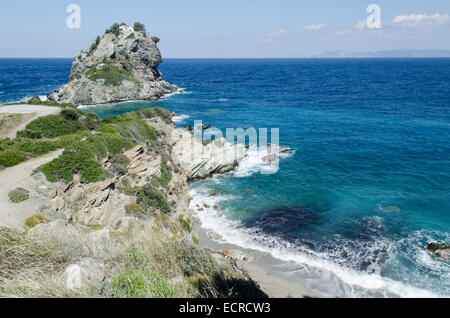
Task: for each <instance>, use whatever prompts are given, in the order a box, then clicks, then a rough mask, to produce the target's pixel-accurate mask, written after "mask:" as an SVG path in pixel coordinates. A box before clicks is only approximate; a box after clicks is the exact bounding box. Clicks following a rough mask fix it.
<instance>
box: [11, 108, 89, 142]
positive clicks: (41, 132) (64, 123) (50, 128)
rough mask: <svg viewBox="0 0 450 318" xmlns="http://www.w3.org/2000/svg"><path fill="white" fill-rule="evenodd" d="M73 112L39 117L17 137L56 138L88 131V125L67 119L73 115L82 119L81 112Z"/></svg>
mask: <svg viewBox="0 0 450 318" xmlns="http://www.w3.org/2000/svg"><path fill="white" fill-rule="evenodd" d="M71 111H73V112H67V113H65V115H64V114H60V115H48V116H43V117H39V118H37V119H35V120H33V121H32V122H31V123H29V124H28V125H27V126H26V127H25V130H23V131H19V132H18V133H17V136H18V137H27V138H55V137H59V136H62V135H69V134H73V133H75V132H77V131H80V130H84V129H86V125H85V124H84V123H83V122H82V121H79V120H76V119H75V120H74V119H68V118H67V117H65V116H70V115H69V114H72V116H75V114H78V115H76V116H80V117H81V112H80V111H78V110H71ZM77 118H78V117H77Z"/></svg>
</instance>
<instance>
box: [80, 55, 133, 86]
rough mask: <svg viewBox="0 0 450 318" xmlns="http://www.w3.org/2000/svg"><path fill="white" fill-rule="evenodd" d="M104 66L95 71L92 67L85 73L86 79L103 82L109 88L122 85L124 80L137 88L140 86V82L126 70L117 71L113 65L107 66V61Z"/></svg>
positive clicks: (95, 68)
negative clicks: (101, 80)
mask: <svg viewBox="0 0 450 318" xmlns="http://www.w3.org/2000/svg"><path fill="white" fill-rule="evenodd" d="M105 62H106V63H105V64H106V65H105V66H103V68H102V69H97V67H95V66H93V67H92V68H90V69H89V70H88V71H87V72H86V77H87V78H88V79H90V80H91V81H94V82H95V81H97V80H99V79H103V80H105V85H110V86H118V85H120V84H122V82H123V81H124V80H128V81H130V82H133V83H135V84H137V85H139V86H141V85H142V83H141V82H139V81H138V80H137V79H136V78H135V77H134V76H133V74H131V73H130V72H129V71H127V70H126V69H119V68H118V67H117V66H115V65H111V64H109V63H108V62H107V61H105Z"/></svg>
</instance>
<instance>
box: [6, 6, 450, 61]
mask: <svg viewBox="0 0 450 318" xmlns="http://www.w3.org/2000/svg"><path fill="white" fill-rule="evenodd" d="M70 4H76V5H78V6H79V8H80V9H81V12H80V23H81V25H80V28H69V27H68V26H67V18H68V17H69V15H70V14H71V13H67V7H68V6H69V5H70ZM370 4H377V5H378V6H379V8H380V17H381V20H380V28H369V27H368V26H367V22H366V20H367V18H368V17H369V16H371V14H372V13H373V12H369V13H368V12H367V11H366V10H367V7H368V6H369V5H370ZM135 21H139V22H142V23H144V24H145V25H146V27H147V30H148V32H149V33H150V34H151V35H156V36H158V37H159V38H160V39H161V42H160V44H159V47H160V50H161V53H162V55H163V57H166V58H214V57H216V58H251V57H255V58H262V57H308V56H314V55H318V54H322V53H324V52H328V51H356V52H367V51H381V50H395V49H446V50H450V1H449V0H369V1H364V0H341V1H336V0H276V1H275V0H272V1H268V0H240V1H238V0H159V1H153V0H123V1H117V0H108V1H107V0H95V1H93V0H70V1H65V0H39V1H36V0H14V1H6V0H3V1H1V4H0V39H1V42H0V57H73V56H75V55H76V54H77V53H78V52H79V51H80V50H82V49H85V48H87V47H88V46H89V45H90V44H91V43H92V42H93V41H94V40H95V38H96V36H97V35H100V34H103V33H104V31H105V29H106V28H108V27H109V26H110V25H111V24H113V23H114V22H126V23H128V24H133V23H134V22H135Z"/></svg>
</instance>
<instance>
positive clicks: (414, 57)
mask: <svg viewBox="0 0 450 318" xmlns="http://www.w3.org/2000/svg"><path fill="white" fill-rule="evenodd" d="M424 58H425V59H428V58H438V59H439V58H450V55H449V56H378V57H377V56H353V57H352V56H343V57H339V56H330V57H327V56H323V57H312V56H311V57H164V58H163V60H175V59H179V60H208V59H209V60H245V59H247V60H308V59H315V60H326V59H341V60H344V59H424ZM0 59H5V60H6V59H61V60H62V59H66V60H67V59H73V60H74V59H75V57H33V56H22V57H10V56H5V57H3V56H0Z"/></svg>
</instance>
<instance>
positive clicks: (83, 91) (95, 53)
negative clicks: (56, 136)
mask: <svg viewBox="0 0 450 318" xmlns="http://www.w3.org/2000/svg"><path fill="white" fill-rule="evenodd" d="M116 26H117V27H116V28H115V29H113V28H111V29H110V30H108V31H107V32H106V33H105V34H104V35H103V36H102V37H98V38H97V40H96V41H95V42H94V43H93V44H92V45H91V47H90V48H88V49H86V50H83V51H81V52H80V53H79V54H78V55H77V56H76V57H75V60H74V62H73V63H72V70H71V74H70V78H69V83H68V84H66V85H64V86H63V87H61V88H59V89H57V90H56V91H55V92H53V93H50V94H49V95H48V99H49V100H50V101H56V102H63V103H71V104H74V105H77V106H78V105H97V104H109V103H116V102H124V101H129V100H154V99H159V98H161V97H163V96H164V95H165V94H169V93H172V92H175V91H176V90H177V89H176V88H175V87H174V86H172V85H170V84H169V83H167V82H165V81H164V80H163V79H162V74H161V72H160V71H159V70H158V66H159V64H161V63H162V58H161V53H160V51H159V49H158V47H157V40H156V38H155V37H151V36H150V35H149V34H148V33H146V32H143V31H135V30H134V29H133V28H132V27H129V26H127V25H121V26H120V27H119V26H118V25H116Z"/></svg>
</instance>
